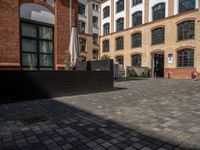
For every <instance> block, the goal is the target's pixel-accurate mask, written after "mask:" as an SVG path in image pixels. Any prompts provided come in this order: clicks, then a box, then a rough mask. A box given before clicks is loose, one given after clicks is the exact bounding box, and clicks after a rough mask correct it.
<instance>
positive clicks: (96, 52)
mask: <svg viewBox="0 0 200 150" xmlns="http://www.w3.org/2000/svg"><path fill="white" fill-rule="evenodd" d="M98 54H99V52H98V50H97V49H93V51H92V56H93V59H98V57H99V55H98Z"/></svg>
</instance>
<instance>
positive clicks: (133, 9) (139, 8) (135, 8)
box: [129, 0, 145, 27]
mask: <svg viewBox="0 0 200 150" xmlns="http://www.w3.org/2000/svg"><path fill="white" fill-rule="evenodd" d="M144 1H145V0H143V2H142V3H141V4H138V5H136V6H133V4H132V0H131V3H130V14H129V18H130V21H129V27H132V14H133V13H135V12H137V11H142V23H144V15H145V14H144Z"/></svg>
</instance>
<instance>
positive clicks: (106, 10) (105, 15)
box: [103, 6, 110, 18]
mask: <svg viewBox="0 0 200 150" xmlns="http://www.w3.org/2000/svg"><path fill="white" fill-rule="evenodd" d="M109 16H110V7H109V6H106V7H105V8H104V9H103V18H107V17H109Z"/></svg>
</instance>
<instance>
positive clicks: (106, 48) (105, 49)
mask: <svg viewBox="0 0 200 150" xmlns="http://www.w3.org/2000/svg"><path fill="white" fill-rule="evenodd" d="M103 52H109V40H106V41H103Z"/></svg>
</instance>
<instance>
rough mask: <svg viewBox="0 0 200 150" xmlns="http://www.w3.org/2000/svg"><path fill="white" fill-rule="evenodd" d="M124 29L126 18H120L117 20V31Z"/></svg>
mask: <svg viewBox="0 0 200 150" xmlns="http://www.w3.org/2000/svg"><path fill="white" fill-rule="evenodd" d="M123 29H124V18H119V19H118V20H117V21H116V31H120V30H123Z"/></svg>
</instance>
